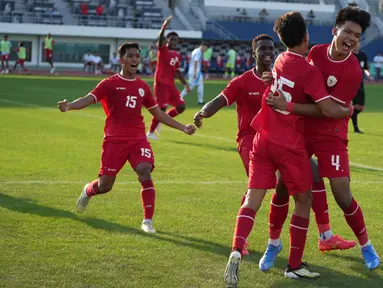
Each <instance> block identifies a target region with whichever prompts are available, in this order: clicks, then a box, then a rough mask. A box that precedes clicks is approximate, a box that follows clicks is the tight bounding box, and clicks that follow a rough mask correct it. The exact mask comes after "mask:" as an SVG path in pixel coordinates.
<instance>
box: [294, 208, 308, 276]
mask: <svg viewBox="0 0 383 288" xmlns="http://www.w3.org/2000/svg"><path fill="white" fill-rule="evenodd" d="M308 227H309V219H306V218H303V217H300V216H296V215H293V216H292V217H291V222H290V255H289V265H290V267H291V269H298V268H299V266H300V265H301V263H302V257H303V251H304V249H305V245H306V238H307V230H308Z"/></svg>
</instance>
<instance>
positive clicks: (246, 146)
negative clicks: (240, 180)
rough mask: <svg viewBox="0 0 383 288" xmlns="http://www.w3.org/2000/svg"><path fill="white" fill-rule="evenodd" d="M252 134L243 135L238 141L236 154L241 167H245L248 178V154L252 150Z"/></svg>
mask: <svg viewBox="0 0 383 288" xmlns="http://www.w3.org/2000/svg"><path fill="white" fill-rule="evenodd" d="M254 136H255V135H253V134H248V135H243V136H241V137H240V138H239V139H238V153H239V156H241V159H242V163H243V167H245V170H246V175H247V176H249V163H250V152H251V149H252V148H253V140H254Z"/></svg>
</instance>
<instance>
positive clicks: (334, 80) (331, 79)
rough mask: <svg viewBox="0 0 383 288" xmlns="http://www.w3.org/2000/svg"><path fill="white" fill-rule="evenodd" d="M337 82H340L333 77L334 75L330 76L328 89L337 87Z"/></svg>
mask: <svg viewBox="0 0 383 288" xmlns="http://www.w3.org/2000/svg"><path fill="white" fill-rule="evenodd" d="M336 82H338V80H337V79H336V78H335V76H333V75H330V76H328V78H327V86H328V87H332V86H335V84H336Z"/></svg>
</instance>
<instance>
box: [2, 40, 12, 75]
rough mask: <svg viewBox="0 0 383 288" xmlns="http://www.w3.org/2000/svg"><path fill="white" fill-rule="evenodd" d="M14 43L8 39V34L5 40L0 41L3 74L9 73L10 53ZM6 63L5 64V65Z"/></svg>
mask: <svg viewBox="0 0 383 288" xmlns="http://www.w3.org/2000/svg"><path fill="white" fill-rule="evenodd" d="M11 48H12V43H11V42H10V41H9V40H8V35H4V40H2V41H1V42H0V49H1V74H8V73H9V64H8V61H9V55H10V52H11ZM4 63H5V66H4Z"/></svg>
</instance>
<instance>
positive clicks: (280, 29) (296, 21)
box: [274, 12, 307, 48]
mask: <svg viewBox="0 0 383 288" xmlns="http://www.w3.org/2000/svg"><path fill="white" fill-rule="evenodd" d="M274 31H275V32H276V33H277V34H278V36H279V38H280V39H281V42H282V43H283V44H284V45H285V46H287V47H288V48H293V47H295V46H298V45H300V44H301V43H302V42H303V40H304V38H305V36H306V34H307V26H306V22H305V19H304V18H303V16H302V14H301V13H299V12H288V13H286V14H284V15H282V16H281V17H279V18H278V19H277V20H276V21H275V24H274Z"/></svg>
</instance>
